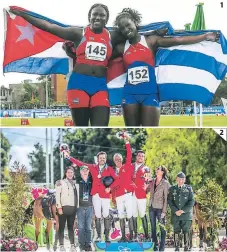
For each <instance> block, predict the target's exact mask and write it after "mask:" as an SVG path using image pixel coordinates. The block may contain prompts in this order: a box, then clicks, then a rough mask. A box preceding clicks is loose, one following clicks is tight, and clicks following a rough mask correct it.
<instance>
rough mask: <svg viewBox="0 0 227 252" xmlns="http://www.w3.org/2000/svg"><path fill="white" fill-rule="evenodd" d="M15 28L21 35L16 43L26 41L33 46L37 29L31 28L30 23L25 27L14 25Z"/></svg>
mask: <svg viewBox="0 0 227 252" xmlns="http://www.w3.org/2000/svg"><path fill="white" fill-rule="evenodd" d="M16 27H17V29H18V30H19V31H20V33H21V34H20V36H19V37H18V39H17V41H16V42H18V41H21V40H24V39H27V40H28V41H29V42H30V43H31V44H32V45H34V35H35V33H36V31H37V30H38V29H36V28H33V27H32V25H31V24H30V23H27V25H26V26H21V25H16Z"/></svg>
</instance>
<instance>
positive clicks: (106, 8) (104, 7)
mask: <svg viewBox="0 0 227 252" xmlns="http://www.w3.org/2000/svg"><path fill="white" fill-rule="evenodd" d="M96 7H102V8H103V9H104V10H105V11H106V23H107V22H108V20H109V16H110V13H109V9H108V7H107V6H106V5H104V4H100V3H97V4H93V5H92V6H91V8H90V10H89V12H88V21H89V22H90V18H91V12H92V10H93V9H94V8H96Z"/></svg>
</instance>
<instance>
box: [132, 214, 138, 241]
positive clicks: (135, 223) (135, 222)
mask: <svg viewBox="0 0 227 252" xmlns="http://www.w3.org/2000/svg"><path fill="white" fill-rule="evenodd" d="M132 218H133V230H134V241H135V242H138V232H137V217H132Z"/></svg>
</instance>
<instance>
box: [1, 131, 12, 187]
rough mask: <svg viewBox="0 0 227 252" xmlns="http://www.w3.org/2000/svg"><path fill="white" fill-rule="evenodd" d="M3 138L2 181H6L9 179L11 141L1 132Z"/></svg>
mask: <svg viewBox="0 0 227 252" xmlns="http://www.w3.org/2000/svg"><path fill="white" fill-rule="evenodd" d="M0 139H1V183H6V182H7V181H8V179H9V174H8V164H9V159H10V157H9V151H10V147H11V145H10V143H9V140H8V139H7V138H6V137H5V136H4V135H3V133H2V132H0Z"/></svg>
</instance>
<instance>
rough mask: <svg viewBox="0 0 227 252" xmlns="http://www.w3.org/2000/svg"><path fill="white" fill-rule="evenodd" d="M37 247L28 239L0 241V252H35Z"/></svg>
mask: <svg viewBox="0 0 227 252" xmlns="http://www.w3.org/2000/svg"><path fill="white" fill-rule="evenodd" d="M37 249H38V245H37V243H36V242H34V241H32V240H30V239H28V238H15V239H9V240H0V250H1V251H18V252H19V251H20V252H22V251H36V250H37Z"/></svg>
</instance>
